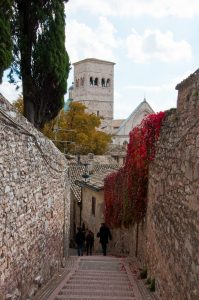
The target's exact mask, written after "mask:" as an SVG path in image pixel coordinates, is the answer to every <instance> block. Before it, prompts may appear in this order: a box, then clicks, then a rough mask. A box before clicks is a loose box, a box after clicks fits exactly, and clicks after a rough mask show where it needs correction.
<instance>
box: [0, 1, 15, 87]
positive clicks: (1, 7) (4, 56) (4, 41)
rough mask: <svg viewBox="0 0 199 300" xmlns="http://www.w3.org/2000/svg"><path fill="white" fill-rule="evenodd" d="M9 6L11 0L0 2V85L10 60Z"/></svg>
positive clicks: (10, 9)
mask: <svg viewBox="0 0 199 300" xmlns="http://www.w3.org/2000/svg"><path fill="white" fill-rule="evenodd" d="M11 4H12V1H11V0H1V1H0V83H1V82H2V77H3V71H4V70H5V69H6V68H8V67H9V66H10V64H11V60H12V40H11V29H10V18H11V13H12V5H11Z"/></svg>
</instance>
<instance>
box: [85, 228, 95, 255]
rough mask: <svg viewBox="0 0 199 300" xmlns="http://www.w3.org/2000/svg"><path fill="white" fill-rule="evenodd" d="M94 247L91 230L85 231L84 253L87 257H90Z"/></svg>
mask: <svg viewBox="0 0 199 300" xmlns="http://www.w3.org/2000/svg"><path fill="white" fill-rule="evenodd" d="M93 245H94V234H93V232H92V231H91V230H87V232H86V253H87V255H89V254H90V255H92V250H93Z"/></svg>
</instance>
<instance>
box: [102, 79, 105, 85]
mask: <svg viewBox="0 0 199 300" xmlns="http://www.w3.org/2000/svg"><path fill="white" fill-rule="evenodd" d="M101 85H102V87H105V79H104V78H102V80H101Z"/></svg>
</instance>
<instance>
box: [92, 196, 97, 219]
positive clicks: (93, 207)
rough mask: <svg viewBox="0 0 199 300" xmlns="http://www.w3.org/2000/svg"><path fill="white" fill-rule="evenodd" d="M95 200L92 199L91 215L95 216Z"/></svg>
mask: <svg viewBox="0 0 199 300" xmlns="http://www.w3.org/2000/svg"><path fill="white" fill-rule="evenodd" d="M95 208H96V198H95V197H92V215H93V216H95Z"/></svg>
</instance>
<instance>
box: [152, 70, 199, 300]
mask: <svg viewBox="0 0 199 300" xmlns="http://www.w3.org/2000/svg"><path fill="white" fill-rule="evenodd" d="M177 89H178V90H179V95H178V106H177V110H171V111H169V112H167V117H166V120H165V121H164V124H163V127H162V129H161V136H160V139H159V142H158V145H157V151H156V157H155V160H154V162H153V163H152V164H151V166H150V173H149V179H150V180H149V190H148V210H147V227H146V228H147V229H146V231H147V232H146V234H147V247H146V249H147V255H146V260H147V264H148V268H149V272H150V276H152V277H154V278H155V280H156V290H157V294H158V296H159V298H160V299H163V300H166V299H173V300H187V299H189V300H194V299H195V300H196V299H199V289H198V282H199V72H196V73H195V74H194V76H193V75H191V76H190V77H189V78H188V79H187V80H185V81H183V82H182V83H181V84H180V85H178V86H177Z"/></svg>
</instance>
